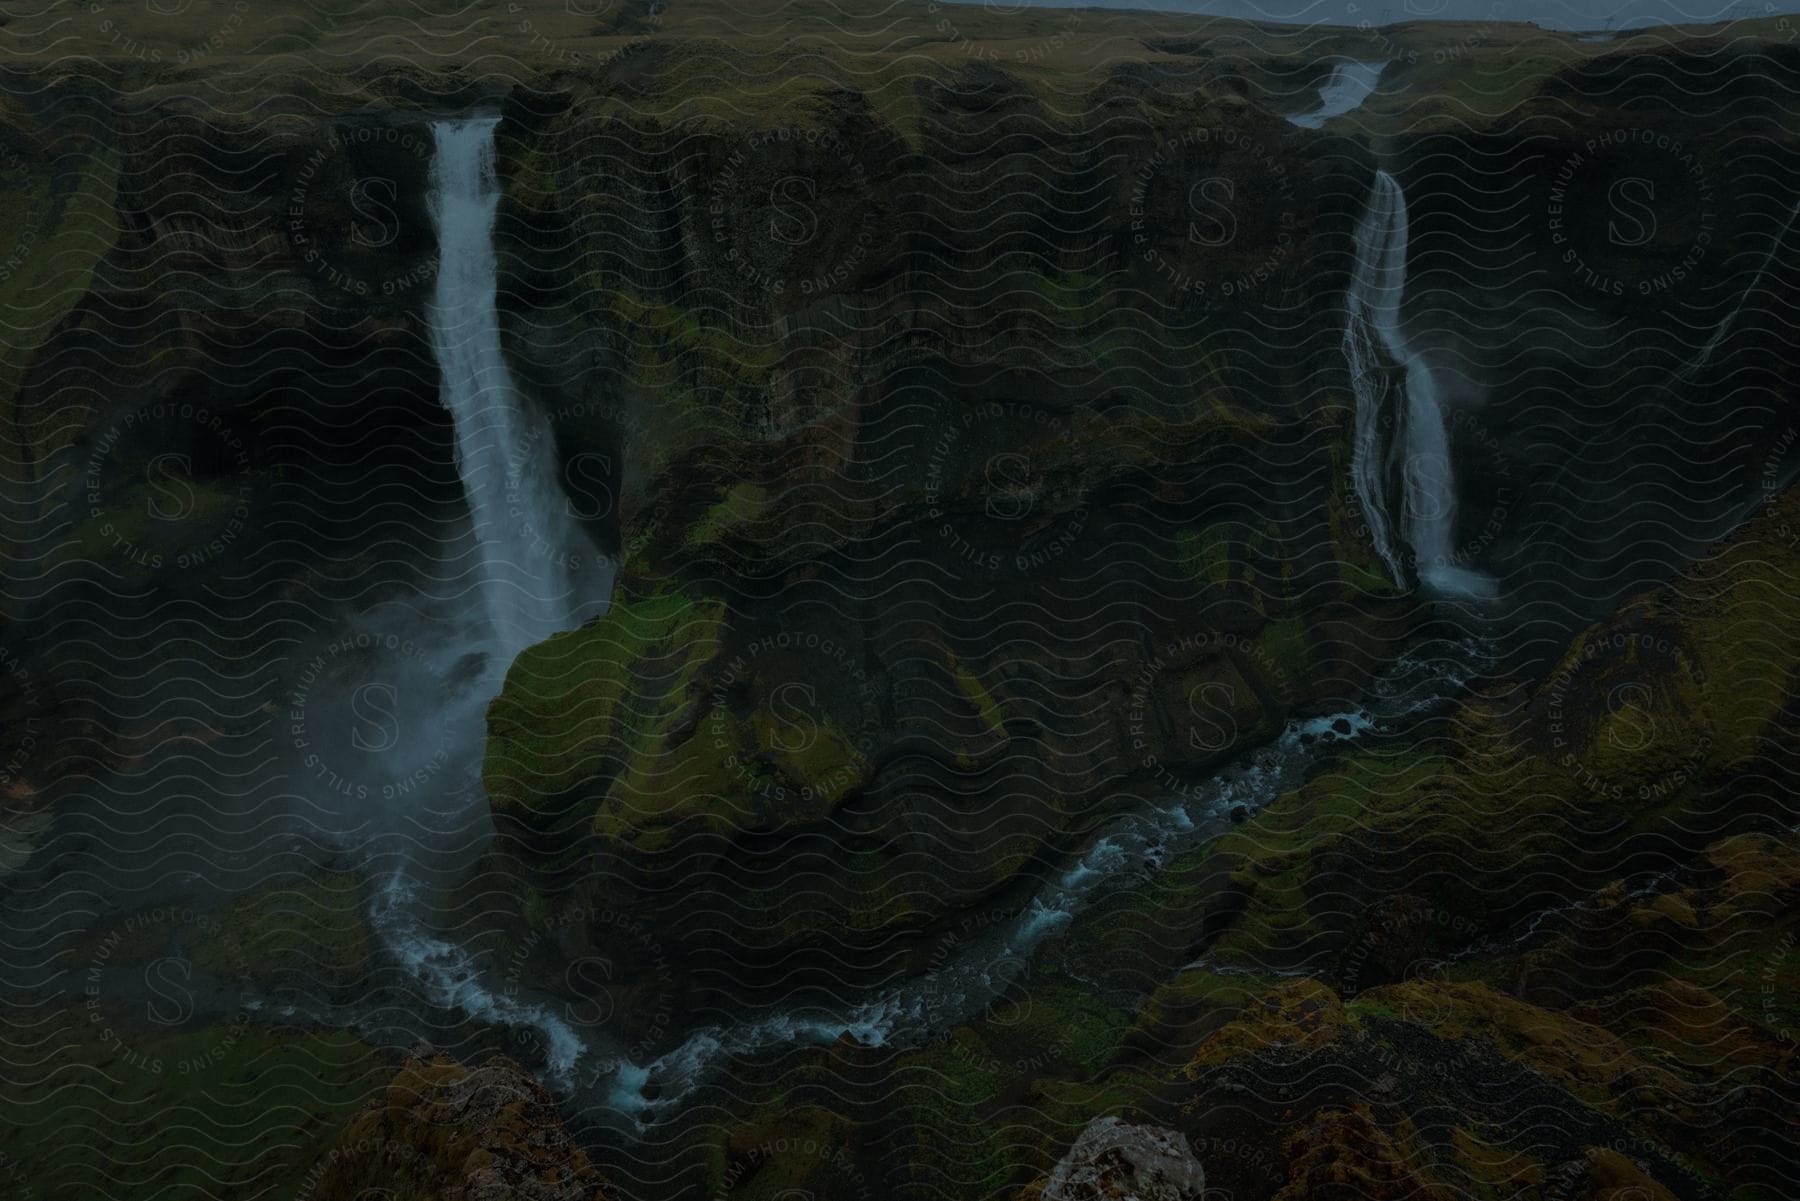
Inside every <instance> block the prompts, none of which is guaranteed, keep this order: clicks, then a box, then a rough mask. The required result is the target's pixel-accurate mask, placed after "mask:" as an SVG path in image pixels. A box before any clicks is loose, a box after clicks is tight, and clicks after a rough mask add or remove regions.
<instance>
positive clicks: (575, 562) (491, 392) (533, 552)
mask: <svg viewBox="0 0 1800 1201" xmlns="http://www.w3.org/2000/svg"><path fill="white" fill-rule="evenodd" d="M499 123H500V118H499V117H498V116H476V117H466V118H460V119H455V120H446V121H439V122H437V123H435V124H434V125H433V126H432V131H433V135H434V138H435V141H436V147H437V156H436V158H435V160H434V161H433V164H432V172H431V194H430V209H431V215H432V219H433V221H434V222H435V224H436V226H437V233H438V253H439V267H438V279H437V289H436V292H435V293H434V295H433V297H432V301H431V306H430V313H429V316H430V321H431V340H432V347H433V349H434V351H435V353H436V356H437V362H438V367H439V369H440V372H441V374H442V377H443V386H442V397H443V403H444V407H445V408H446V409H447V410H449V412H450V414H451V416H452V417H453V418H454V420H455V423H456V465H457V473H458V475H459V476H460V477H461V479H462V484H463V491H464V493H465V495H466V496H467V499H468V503H469V519H470V526H471V532H472V534H473V538H474V543H475V547H476V558H477V562H478V565H479V586H478V589H477V591H476V598H477V601H476V603H475V605H473V606H472V607H471V608H470V609H469V610H468V611H467V612H466V613H465V614H463V615H462V616H461V617H460V618H459V619H458V620H457V621H456V622H455V625H456V627H457V629H458V630H459V634H458V640H459V641H461V642H462V643H463V645H461V646H452V647H450V648H448V649H449V652H450V655H451V656H452V657H454V656H456V655H463V654H467V653H469V652H472V651H480V650H485V651H486V655H485V667H484V668H483V669H482V673H481V678H480V680H479V681H478V682H477V683H476V684H475V685H474V686H473V688H472V689H470V690H467V691H466V692H465V694H464V695H461V696H458V695H456V694H455V693H454V692H453V691H452V690H450V689H448V688H446V689H443V690H442V691H440V692H438V693H436V694H434V697H433V702H434V703H435V704H436V705H438V706H439V707H440V709H441V710H442V714H441V715H442V716H444V717H446V718H449V717H450V716H451V714H452V711H453V710H455V712H456V713H457V714H459V715H461V716H460V717H459V719H458V721H457V724H456V727H455V728H457V729H458V730H461V731H466V736H465V737H463V738H462V739H461V740H460V741H458V742H457V751H456V753H457V755H458V756H459V757H460V758H459V761H458V762H457V763H456V764H455V767H456V768H457V769H460V770H456V771H447V772H446V773H445V776H446V778H448V777H451V776H455V775H458V774H461V775H465V776H467V777H469V778H472V779H478V778H479V766H480V760H481V755H482V750H483V740H482V738H481V734H482V729H481V715H482V713H483V712H484V711H485V709H486V707H487V703H488V701H490V700H491V699H492V698H493V696H494V694H495V693H496V692H498V691H499V689H500V687H501V685H502V683H503V682H504V681H505V676H506V669H507V667H508V666H509V665H510V664H511V662H512V660H513V658H514V657H515V656H516V655H517V654H518V653H519V651H521V650H523V649H524V648H525V647H527V646H530V645H531V644H532V643H534V642H539V641H542V640H543V639H544V638H547V637H548V636H550V635H551V634H554V633H556V632H557V631H559V630H564V629H568V628H570V627H572V626H574V625H576V624H578V623H579V621H580V620H582V619H583V618H584V617H585V616H588V615H591V614H596V613H598V612H600V611H601V610H603V609H604V608H605V606H606V604H607V602H608V600H609V591H610V585H611V579H610V576H611V564H610V563H608V562H607V561H606V560H605V559H603V558H602V557H601V556H600V555H599V554H598V553H597V552H596V551H595V549H594V547H593V544H592V543H591V542H590V541H589V539H588V537H587V535H586V533H585V532H584V531H583V530H582V529H581V526H580V523H579V522H578V521H577V520H576V519H575V518H574V516H573V515H572V513H571V511H570V509H569V505H568V500H567V497H566V496H565V494H564V493H563V491H562V489H561V487H560V485H559V484H558V482H557V479H556V454H555V445H554V438H553V436H552V432H551V429H550V425H549V422H548V421H547V420H546V419H545V417H544V416H543V415H542V414H541V413H540V412H538V411H537V410H536V409H534V408H532V407H530V406H528V405H526V404H525V403H524V402H523V399H522V398H521V397H520V395H519V394H518V392H517V390H516V389H515V388H514V386H513V380H512V375H511V373H510V372H509V371H508V369H507V366H506V360H505V358H504V357H503V356H502V354H501V350H500V320H499V313H498V309H497V307H496V303H495V292H496V288H497V273H496V268H495V254H494V240H493V228H494V214H495V211H496V208H497V207H498V203H499V184H498V181H497V179H496V176H495V172H494V130H495V127H496V126H498V125H499ZM465 711H466V712H465ZM473 798H474V800H475V801H476V802H477V803H480V801H481V797H480V789H479V787H478V786H477V787H475V788H474V789H473ZM483 809H484V810H485V806H483ZM421 812H429V810H424V811H421ZM463 816H464V818H465V819H467V820H473V818H471V817H470V816H469V815H468V814H467V813H465V814H464V815H463ZM478 816H481V817H483V818H485V812H483V813H482V814H480V815H478ZM415 820H416V819H415ZM450 824H451V825H454V824H455V822H454V821H452V822H451V823H450ZM444 833H446V831H443V830H438V829H428V830H426V831H425V832H424V833H423V835H414V836H411V837H410V838H407V839H404V840H402V842H401V844H400V847H399V855H398V862H397V865H396V866H395V867H394V869H393V871H392V872H391V874H390V875H389V876H388V878H387V881H386V883H385V884H384V886H383V887H382V889H381V890H380V892H379V895H378V897H377V899H376V901H375V905H374V910H373V914H372V918H373V923H374V926H375V928H376V930H377V931H378V932H379V933H380V935H381V937H382V940H383V943H384V944H385V945H386V947H387V949H388V951H389V952H390V953H391V954H392V955H393V957H394V959H395V960H396V961H397V962H398V963H399V965H400V966H401V967H402V968H403V969H404V970H405V971H406V972H407V973H408V974H409V975H410V976H412V977H413V978H414V979H415V980H417V981H418V983H419V984H420V985H421V986H422V988H423V990H424V993H425V995H426V996H427V998H428V999H429V1000H430V1001H431V1003H433V1004H435V1005H439V1006H442V1007H445V1008H456V1009H461V1010H462V1011H463V1012H465V1013H466V1014H468V1015H469V1017H471V1018H473V1019H475V1020H477V1021H482V1022H488V1023H492V1024H497V1025H506V1026H515V1027H528V1028H534V1029H536V1030H537V1031H539V1032H540V1034H541V1035H542V1036H543V1041H544V1047H545V1054H546V1058H547V1061H548V1068H549V1071H550V1072H551V1074H552V1076H553V1077H554V1078H556V1079H558V1080H567V1079H568V1077H569V1073H570V1071H571V1070H572V1069H573V1068H574V1066H575V1064H576V1062H577V1061H578V1060H579V1059H580V1058H581V1057H582V1056H583V1055H584V1054H585V1053H586V1051H587V1048H586V1046H584V1044H583V1043H582V1041H581V1039H580V1037H579V1036H578V1035H577V1034H576V1033H575V1031H574V1030H573V1028H572V1027H571V1026H570V1025H569V1023H568V1022H566V1021H565V1020H564V1019H563V1018H562V1017H561V1016H559V1015H558V1014H557V1013H555V1012H553V1011H552V1010H551V1009H550V1008H548V1007H547V1006H545V1005H540V1004H533V1003H531V1002H529V1001H525V1000H520V999H517V998H515V997H513V996H511V995H508V994H507V993H506V992H504V991H496V990H495V989H494V988H490V987H489V986H487V985H486V984H484V983H483V982H482V980H481V973H480V971H479V970H478V968H477V966H476V963H475V961H474V959H473V957H472V956H471V955H470V954H469V952H468V951H467V950H465V949H464V948H463V947H462V946H461V945H459V944H458V943H456V942H455V941H452V940H450V939H447V938H444V937H442V936H441V935H440V934H439V933H438V932H435V931H434V930H433V929H432V927H431V925H430V923H429V918H428V915H429V912H430V907H429V905H428V904H427V903H426V902H425V901H424V900H423V896H422V894H424V893H425V892H426V890H424V889H422V888H421V887H420V884H419V881H418V880H417V879H416V878H415V877H416V875H417V873H418V871H419V869H420V864H421V862H422V861H423V860H425V859H426V858H427V857H428V856H427V848H426V846H425V842H426V841H428V840H429V839H430V838H432V837H436V836H439V835H442V834H444ZM449 833H451V834H453V835H456V836H458V838H459V841H462V842H465V843H466V841H467V837H466V834H467V831H466V829H465V830H463V831H455V830H452V831H449Z"/></svg>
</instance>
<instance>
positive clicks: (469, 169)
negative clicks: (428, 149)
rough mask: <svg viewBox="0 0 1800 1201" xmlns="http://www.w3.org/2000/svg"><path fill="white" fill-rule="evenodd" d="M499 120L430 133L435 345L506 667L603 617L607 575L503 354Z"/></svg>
mask: <svg viewBox="0 0 1800 1201" xmlns="http://www.w3.org/2000/svg"><path fill="white" fill-rule="evenodd" d="M499 123H500V118H499V117H498V116H479V117H466V118H462V119H460V120H455V121H440V122H438V123H437V124H435V125H433V126H432V133H433V136H434V137H435V139H436V143H437V157H436V159H435V160H434V161H433V163H432V171H431V215H432V219H433V221H434V222H436V225H437V232H438V254H439V266H438V278H437V291H436V293H435V294H434V295H433V297H432V301H431V341H432V347H433V349H434V350H435V351H436V354H437V361H438V367H439V369H440V371H441V372H442V375H443V402H444V407H445V408H446V409H448V410H450V414H451V416H452V417H454V418H455V419H456V465H457V469H458V473H459V474H460V475H461V477H462V482H463V491H464V492H465V493H466V495H467V496H468V500H469V515H470V519H471V521H472V523H473V526H474V534H475V541H476V543H477V545H478V546H479V548H480V554H481V568H482V583H481V588H482V594H483V602H484V604H485V607H486V610H487V616H488V620H489V622H490V624H491V626H492V629H493V637H494V642H495V644H496V645H495V651H496V656H495V657H496V658H497V659H498V660H499V661H500V662H501V664H503V665H504V664H505V663H509V662H511V660H512V658H513V656H515V655H516V654H518V652H519V651H521V650H523V649H524V648H525V647H527V646H530V645H531V644H532V643H534V642H541V641H543V640H544V639H545V638H547V637H549V636H550V635H551V634H554V633H556V632H557V631H558V630H563V629H567V628H569V626H571V625H573V624H577V623H578V621H579V619H581V618H583V617H587V616H592V615H593V614H595V613H598V612H599V611H600V610H601V609H603V608H605V605H606V600H607V594H606V587H605V582H604V580H603V578H602V577H603V565H602V564H601V562H600V560H599V558H598V556H597V555H596V554H595V553H594V551H593V547H592V545H591V544H590V543H589V541H588V539H587V538H586V536H585V535H584V534H583V533H582V532H581V530H580V528H579V523H578V522H577V521H576V520H575V518H574V516H573V515H572V514H571V512H570V510H569V504H568V499H567V497H566V496H565V495H564V494H563V492H562V489H561V488H560V487H559V486H558V484H557V481H556V455H555V445H554V439H553V437H552V435H551V431H550V429H549V423H548V422H547V421H546V420H545V418H544V416H543V415H542V414H541V413H539V412H538V411H537V410H535V409H532V408H529V407H527V406H526V405H525V404H523V403H522V400H521V398H520V397H519V395H518V393H517V390H516V389H515V388H514V387H513V380H512V373H511V372H510V371H509V370H508V369H507V366H506V359H505V358H504V357H503V356H502V354H501V352H500V318H499V313H498V311H497V309H496V307H495V282H496V270H495V262H494V238H493V230H494V212H495V209H496V207H497V206H498V204H499V200H500V188H499V184H498V181H497V180H496V178H495V175H494V129H495V127H496V126H497V125H498V124H499Z"/></svg>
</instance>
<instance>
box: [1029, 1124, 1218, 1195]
mask: <svg viewBox="0 0 1800 1201" xmlns="http://www.w3.org/2000/svg"><path fill="white" fill-rule="evenodd" d="M1205 1192H1206V1172H1205V1170H1204V1169H1203V1168H1202V1167H1201V1166H1200V1163H1199V1161H1198V1160H1196V1159H1195V1158H1194V1153H1193V1151H1191V1150H1190V1149H1189V1148H1188V1142H1187V1139H1186V1138H1185V1137H1184V1136H1183V1135H1181V1134H1179V1133H1177V1132H1176V1131H1173V1130H1163V1129H1159V1128H1157V1127H1154V1126H1133V1125H1130V1124H1129V1123H1126V1122H1121V1121H1120V1120H1119V1119H1118V1118H1096V1119H1094V1121H1093V1122H1092V1123H1090V1124H1089V1125H1088V1127H1087V1129H1085V1130H1083V1131H1082V1132H1081V1137H1080V1138H1077V1139H1076V1140H1075V1145H1074V1146H1072V1147H1070V1148H1069V1153H1068V1154H1067V1155H1065V1156H1064V1157H1063V1160H1062V1162H1061V1163H1059V1164H1057V1165H1056V1170H1055V1171H1054V1172H1052V1173H1050V1181H1049V1183H1047V1184H1046V1185H1044V1192H1043V1201H1199V1198H1200V1197H1201V1196H1203V1195H1204V1194H1205Z"/></svg>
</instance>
